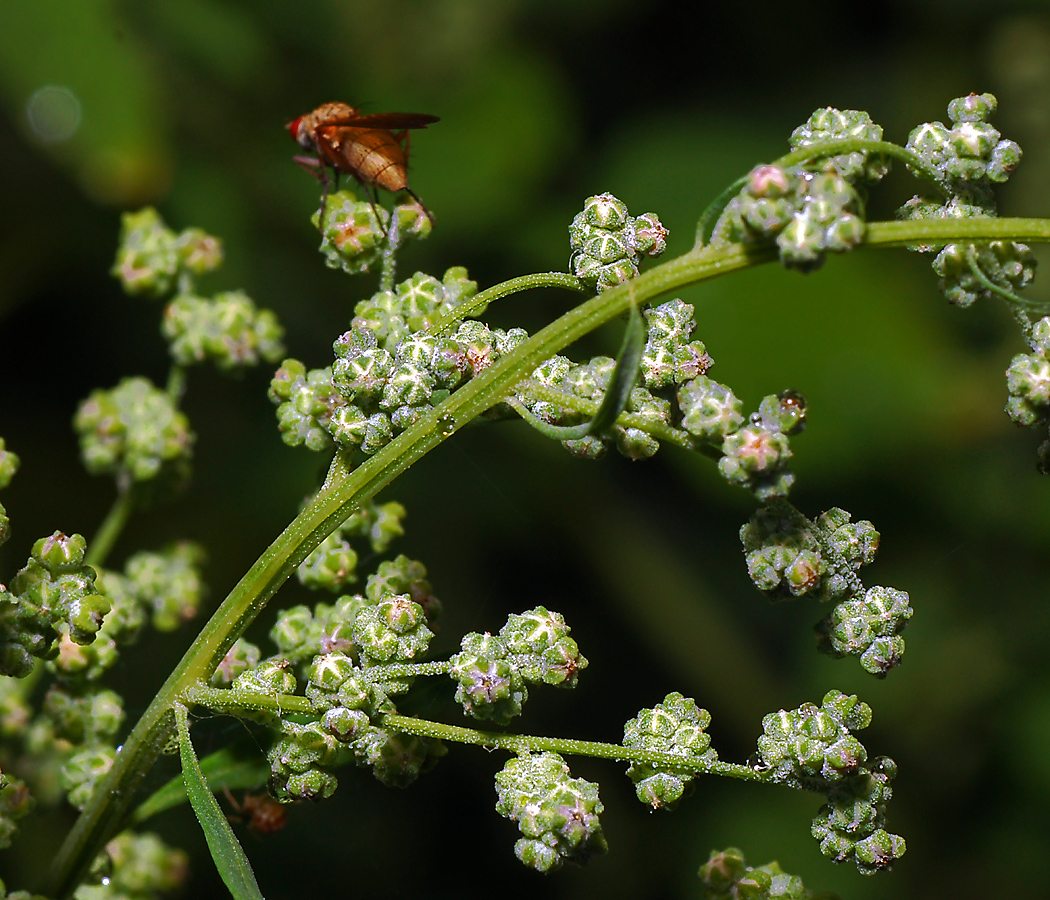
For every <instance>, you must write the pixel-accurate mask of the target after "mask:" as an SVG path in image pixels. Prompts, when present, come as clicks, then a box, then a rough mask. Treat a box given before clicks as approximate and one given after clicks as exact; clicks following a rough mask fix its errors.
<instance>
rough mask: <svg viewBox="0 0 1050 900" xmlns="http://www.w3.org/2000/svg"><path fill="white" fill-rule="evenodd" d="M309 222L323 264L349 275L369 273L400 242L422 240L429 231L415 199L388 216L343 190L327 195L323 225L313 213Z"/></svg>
mask: <svg viewBox="0 0 1050 900" xmlns="http://www.w3.org/2000/svg"><path fill="white" fill-rule="evenodd" d="M312 221H313V223H314V227H320V230H321V253H323V254H324V258H325V265H327V266H328V267H329V268H331V269H342V270H343V271H344V272H346V273H348V274H350V275H353V274H356V273H358V272H369V271H371V270H372V268H373V267H374V266H375V265H376V264H382V262H383V260H384V257H385V256H386V254H388V253H390V252H391V251H392V250H396V249H397V246H398V244H400V243H401V241H403V240H406V239H414V240H423V239H424V238H426V237H427V236H428V235H429V234H430V229H431V222H430V217H429V216H427V214H426V211H425V210H424V209H423V207H422V206H420V204H419V203H418V202H417V201H415V200H413V201H412V202H411V203H402V204H399V205H397V206H395V207H394V212H393V215H391V214H390V213H389V212H387V211H386V210H385V209H383V208H382V207H381V206H376V205H375V204H374V203H370V202H369V201H367V200H358V199H357V197H356V196H355V195H354V194H353V193H352V192H351V191H347V190H343V191H336V192H335V193H333V194H330V195H329V196H328V201H327V203H326V204H325V210H324V223H323V225H320V226H319V218H318V216H317V215H316V214H315V215H314V217H313V220H312Z"/></svg>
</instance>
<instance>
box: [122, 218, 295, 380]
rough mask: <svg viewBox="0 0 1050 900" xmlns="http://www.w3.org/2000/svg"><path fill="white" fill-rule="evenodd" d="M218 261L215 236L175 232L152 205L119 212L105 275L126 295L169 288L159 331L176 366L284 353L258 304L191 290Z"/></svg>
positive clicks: (244, 361) (271, 319) (275, 327)
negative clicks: (113, 255) (117, 241)
mask: <svg viewBox="0 0 1050 900" xmlns="http://www.w3.org/2000/svg"><path fill="white" fill-rule="evenodd" d="M221 264H222V247H221V244H220V242H219V240H218V239H217V238H214V237H212V236H211V235H209V234H205V233H204V232H203V231H201V230H200V229H199V228H187V229H186V230H185V231H183V232H180V233H179V234H176V233H175V232H174V231H172V230H171V229H170V228H168V227H167V226H166V225H165V224H164V222H163V221H162V220H161V218H160V216H159V215H158V214H157V211H156V210H155V209H151V208H148V207H147V208H146V209H143V210H140V211H139V212H135V213H125V214H124V217H123V219H122V221H121V233H120V245H119V247H118V250H117V259H116V262H115V263H114V264H113V270H112V272H113V274H114V275H115V276H116V277H117V278H118V279H120V281H121V284H123V286H124V290H125V291H126V292H127V293H129V294H144V295H146V296H148V297H163V296H165V295H167V294H170V293H171V292H173V291H175V292H176V294H177V295H176V296H175V298H174V299H173V300H172V301H171V302H170V303H169V304H168V305H167V307H166V308H165V310H164V319H163V323H162V326H161V331H162V333H163V335H164V337H165V339H166V340H167V341H168V343H169V349H170V351H171V355H172V357H173V359H174V360H175V362H176V363H177V364H178V365H182V366H186V365H191V364H193V363H199V362H204V361H206V360H211V361H213V362H214V363H215V364H216V365H217V366H218V367H219V368H220V369H224V370H233V369H241V368H244V367H246V366H254V365H258V363H259V360H260V359H264V360H266V361H268V362H276V361H277V360H278V359H280V358H281V356H282V354H283V353H284V347H283V346H282V345H281V338H282V337H283V336H284V329H283V328H282V327H281V324H280V323H279V322H278V321H277V317H276V316H275V315H274V314H273V313H272V312H271V311H270V310H267V309H258V308H257V307H256V306H255V304H254V303H253V302H252V301H251V299H249V297H248V296H247V295H246V294H245V293H244V292H243V291H227V292H224V293H220V294H216V295H215V297H213V298H211V299H208V298H206V297H200V296H197V295H196V294H195V293H194V283H195V280H196V278H197V277H199V276H201V275H203V274H205V273H206V272H210V271H211V270H213V269H216V268H218V267H219V266H220V265H221Z"/></svg>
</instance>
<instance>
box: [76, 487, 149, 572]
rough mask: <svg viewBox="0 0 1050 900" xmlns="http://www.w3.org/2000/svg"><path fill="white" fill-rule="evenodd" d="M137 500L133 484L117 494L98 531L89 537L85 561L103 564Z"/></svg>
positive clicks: (89, 563)
mask: <svg viewBox="0 0 1050 900" xmlns="http://www.w3.org/2000/svg"><path fill="white" fill-rule="evenodd" d="M137 500H138V491H137V490H136V488H135V485H132V486H131V487H129V488H127V489H125V490H123V491H120V492H119V493H118V494H117V497H116V499H115V500H114V501H113V505H112V506H111V507H110V508H109V512H108V513H106V518H104V519H103V520H102V524H101V525H99V526H98V531H96V532H95V536H94V537H93V538H92V539H91V543H90V544H88V549H87V553H85V554H84V562H85V563H87V564H88V565H89V566H96V567H97V566H102V565H104V564H105V562H106V557H107V556H109V551H110V550H112V549H113V545H114V544H115V543H116V542H117V538H119V537H120V534H121V532H122V531H123V530H124V526H125V525H126V524H127V521H128V517H129V516H130V515H131V514H132V512H134V510H135V504H136V502H137Z"/></svg>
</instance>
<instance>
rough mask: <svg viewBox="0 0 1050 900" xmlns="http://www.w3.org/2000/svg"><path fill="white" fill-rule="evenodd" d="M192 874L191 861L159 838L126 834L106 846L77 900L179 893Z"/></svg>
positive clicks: (139, 899) (117, 899) (123, 899)
mask: <svg viewBox="0 0 1050 900" xmlns="http://www.w3.org/2000/svg"><path fill="white" fill-rule="evenodd" d="M188 874H189V857H188V856H187V855H186V853H185V852H184V851H182V850H178V849H176V848H174V847H169V846H168V845H167V844H165V843H164V841H163V840H161V839H160V837H158V836H157V835H156V834H153V833H150V832H147V833H145V834H134V833H132V832H130V831H125V832H123V833H121V834H119V835H117V836H116V837H115V838H113V840H111V841H110V842H109V843H108V844H106V849H105V852H104V853H102V854H100V855H99V857H98V859H96V860H95V863H94V865H93V866H92V868H91V874H90V876H89V877H90V881H89V882H88V883H86V884H83V885H81V886H80V887H78V888H77V890H76V893H75V894H74V896H75V898H76V900H147V898H153V897H156V896H158V894H161V893H168V892H173V891H177V890H178V888H179V887H181V886H182V885H183V883H184V882H185V881H186V877H187V875H188Z"/></svg>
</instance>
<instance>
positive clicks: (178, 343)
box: [161, 291, 284, 369]
mask: <svg viewBox="0 0 1050 900" xmlns="http://www.w3.org/2000/svg"><path fill="white" fill-rule="evenodd" d="M161 333H162V334H163V335H164V337H165V338H166V339H167V341H168V343H169V346H170V350H171V355H172V358H173V359H174V360H175V362H177V363H178V364H179V365H182V366H188V365H191V364H193V363H199V362H204V361H205V360H212V361H213V362H214V363H215V364H216V365H217V366H218V367H219V368H220V369H236V368H238V367H245V366H256V365H258V364H259V361H260V359H264V360H266V361H267V362H276V361H277V360H279V359H280V358H281V356H282V355H283V354H284V345H283V344H282V343H281V338H282V337H283V336H284V329H283V328H282V327H281V324H280V322H278V321H277V316H276V315H275V314H274V313H273V312H271V311H270V310H268V309H258V308H257V307H256V306H255V304H254V303H253V302H252V301H251V298H249V297H248V295H247V294H245V293H244V291H225V292H223V293H220V294H216V295H215V296H214V297H212V298H211V299H210V300H209V299H208V298H206V297H198V296H196V295H195V294H188V293H187V294H179V295H178V296H177V297H175V298H174V299H173V300H172V301H171V303H169V304H168V305H167V307H166V308H165V309H164V320H163V323H162V325H161Z"/></svg>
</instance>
